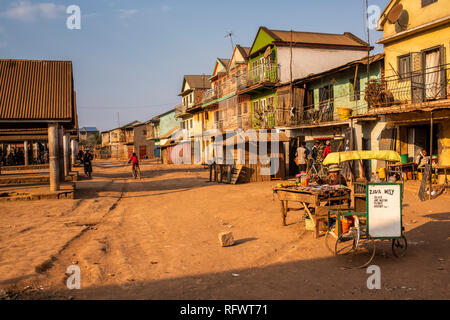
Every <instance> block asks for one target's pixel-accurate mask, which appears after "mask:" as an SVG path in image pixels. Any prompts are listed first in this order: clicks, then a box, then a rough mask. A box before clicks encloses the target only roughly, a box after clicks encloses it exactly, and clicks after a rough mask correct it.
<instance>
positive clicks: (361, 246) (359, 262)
mask: <svg viewBox="0 0 450 320" xmlns="http://www.w3.org/2000/svg"><path fill="white" fill-rule="evenodd" d="M338 242H339V239H338V241H337V242H336V246H337V247H338ZM348 242H351V245H352V246H353V247H352V249H353V250H349V251H348V252H347V254H346V255H345V256H343V257H342V259H343V261H342V263H343V264H344V267H345V268H347V269H360V268H365V267H367V266H368V265H369V264H370V263H371V262H372V260H373V258H374V257H375V241H374V239H372V238H370V237H368V238H366V237H364V238H359V239H358V238H355V239H353V240H352V241H348ZM349 245H350V244H349ZM336 253H337V251H336Z"/></svg>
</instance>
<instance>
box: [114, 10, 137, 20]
mask: <svg viewBox="0 0 450 320" xmlns="http://www.w3.org/2000/svg"><path fill="white" fill-rule="evenodd" d="M117 12H118V13H119V18H121V19H126V18H130V17H132V16H134V15H135V14H136V13H138V10H136V9H118V10H117Z"/></svg>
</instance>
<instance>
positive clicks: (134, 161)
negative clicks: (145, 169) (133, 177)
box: [128, 152, 140, 172]
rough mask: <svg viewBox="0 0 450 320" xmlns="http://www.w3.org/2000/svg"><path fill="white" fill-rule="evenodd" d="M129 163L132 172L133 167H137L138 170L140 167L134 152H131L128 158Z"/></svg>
mask: <svg viewBox="0 0 450 320" xmlns="http://www.w3.org/2000/svg"><path fill="white" fill-rule="evenodd" d="M130 163H131V164H132V167H131V171H132V172H134V170H135V169H139V170H140V168H139V159H138V157H137V155H136V153H135V152H133V154H132V155H131V157H130V159H129V160H128V164H130Z"/></svg>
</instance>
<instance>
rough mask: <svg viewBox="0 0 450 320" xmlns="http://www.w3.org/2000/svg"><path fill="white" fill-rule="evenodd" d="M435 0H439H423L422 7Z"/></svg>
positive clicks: (435, 0)
mask: <svg viewBox="0 0 450 320" xmlns="http://www.w3.org/2000/svg"><path fill="white" fill-rule="evenodd" d="M435 2H437V0H422V8H423V7H426V6H427V5H429V4H432V3H435Z"/></svg>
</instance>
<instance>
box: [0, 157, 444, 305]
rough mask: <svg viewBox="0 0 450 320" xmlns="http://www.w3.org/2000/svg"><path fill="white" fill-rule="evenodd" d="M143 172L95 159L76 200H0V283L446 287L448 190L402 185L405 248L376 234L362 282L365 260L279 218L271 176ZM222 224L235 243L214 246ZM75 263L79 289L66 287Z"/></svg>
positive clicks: (98, 287) (123, 290) (269, 294)
mask: <svg viewBox="0 0 450 320" xmlns="http://www.w3.org/2000/svg"><path fill="white" fill-rule="evenodd" d="M142 174H143V179H142V180H141V181H139V180H134V179H132V178H131V174H130V167H129V166H126V165H125V163H124V162H120V161H102V162H99V161H97V162H95V163H94V174H93V179H92V180H83V181H79V182H78V183H77V188H78V190H79V191H78V198H77V199H74V200H58V201H56V200H53V201H50V200H49V201H38V202H16V203H13V204H12V203H0V288H3V289H5V290H13V291H14V290H16V291H18V292H20V294H19V295H17V296H16V295H13V297H17V298H24V299H27V298H51V299H61V298H62V299H67V298H69V297H70V298H75V299H342V298H350V299H352V298H353V299H449V298H450V290H449V283H450V281H449V280H450V273H449V271H450V263H449V261H450V210H449V205H448V204H449V200H450V197H449V196H447V195H444V196H441V197H439V198H438V199H436V200H433V201H432V202H423V203H421V202H419V201H418V199H417V195H416V190H417V186H416V185H409V186H408V185H407V187H406V190H405V199H404V211H403V212H404V215H405V216H404V220H403V221H404V225H405V227H406V237H407V238H408V240H409V248H408V254H407V256H405V257H403V258H400V259H398V258H395V257H393V256H392V253H391V251H390V245H389V244H384V245H382V246H381V250H378V251H377V256H376V258H375V260H374V262H373V264H376V265H378V266H380V268H381V283H382V288H381V289H380V290H369V289H367V286H366V281H367V278H368V276H369V275H368V274H367V273H366V270H365V269H358V270H347V269H344V268H342V265H340V263H339V261H338V260H337V259H336V258H335V257H334V256H332V255H331V254H330V253H329V251H328V250H327V249H326V247H325V245H324V241H323V239H319V240H315V239H313V236H312V234H311V232H309V231H306V230H305V227H304V223H303V222H302V221H301V216H300V214H299V213H298V212H293V213H290V214H289V215H288V220H287V222H288V226H287V227H283V226H281V216H280V209H279V203H278V201H273V199H272V192H271V188H272V186H273V185H275V184H276V182H271V183H254V184H242V185H225V184H215V183H209V182H207V176H208V172H207V171H206V170H205V169H203V168H202V167H200V166H174V165H172V166H164V165H155V164H143V165H142ZM227 230H231V231H232V232H233V233H234V236H235V238H236V239H237V243H236V245H235V246H233V247H228V248H222V247H220V246H219V242H218V239H217V234H218V233H219V232H221V231H227ZM73 264H76V265H77V266H79V267H80V270H81V287H82V289H81V290H68V289H67V287H66V275H65V272H66V268H67V267H68V266H70V265H73ZM27 286H29V287H27ZM24 288H27V289H26V290H24ZM8 292H10V291H8ZM10 296H11V295H10ZM4 297H5V295H4Z"/></svg>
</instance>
